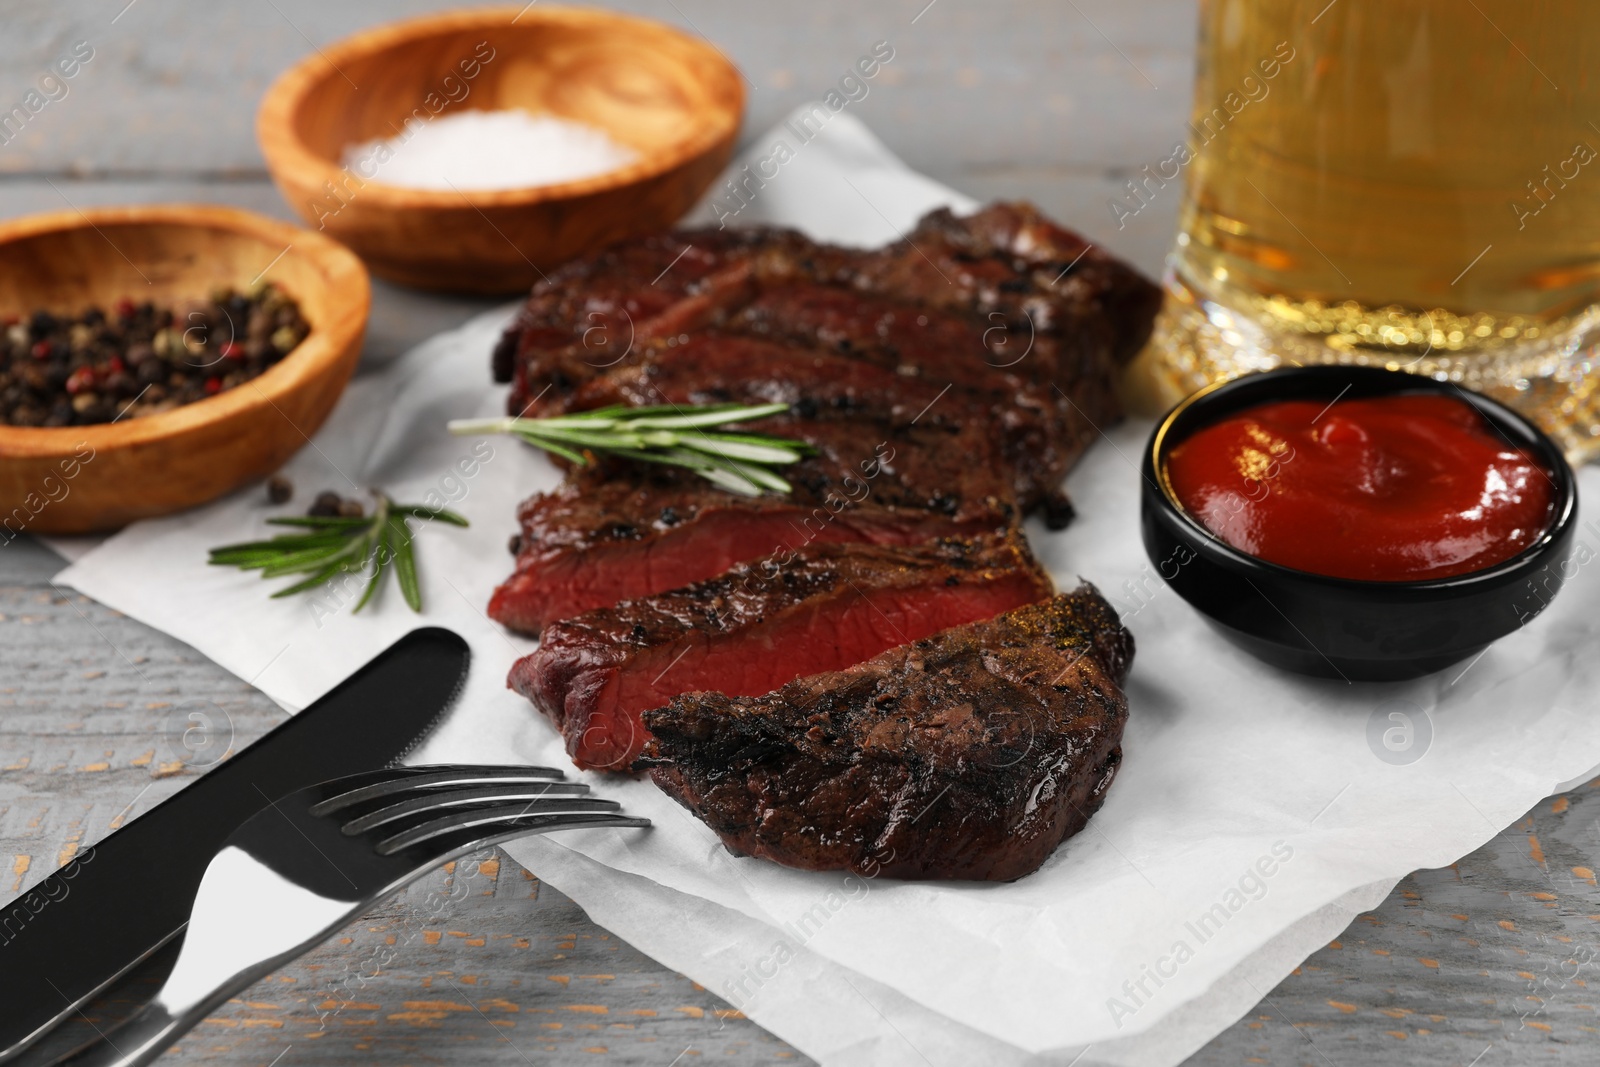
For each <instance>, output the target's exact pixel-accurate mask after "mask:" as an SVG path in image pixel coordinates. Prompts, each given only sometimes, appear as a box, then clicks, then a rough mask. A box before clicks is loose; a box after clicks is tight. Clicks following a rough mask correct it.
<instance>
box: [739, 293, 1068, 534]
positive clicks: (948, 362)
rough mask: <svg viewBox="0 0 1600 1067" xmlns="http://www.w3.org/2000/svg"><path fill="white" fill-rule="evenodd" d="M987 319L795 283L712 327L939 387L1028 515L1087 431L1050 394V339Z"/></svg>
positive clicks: (1053, 359) (1054, 347) (944, 404)
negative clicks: (1010, 480)
mask: <svg viewBox="0 0 1600 1067" xmlns="http://www.w3.org/2000/svg"><path fill="white" fill-rule="evenodd" d="M997 319H998V321H988V322H985V321H984V320H983V319H979V318H976V317H974V316H971V315H960V314H955V313H952V312H949V311H944V310H939V309H937V308H932V307H929V306H927V305H925V304H915V303H909V302H907V301H904V300H896V299H892V298H889V297H885V296H880V295H876V294H872V293H863V292H861V291H859V290H855V289H846V288H841V287H838V286H826V285H816V284H811V283H805V282H800V283H795V284H791V285H785V286H779V287H773V288H770V289H768V290H766V291H764V292H763V293H761V295H759V296H757V297H756V298H755V299H754V300H753V301H751V302H750V303H749V304H747V305H745V306H744V307H743V308H742V309H740V310H739V311H738V312H737V313H736V314H734V315H733V316H731V317H730V318H728V319H727V320H726V321H724V322H720V323H718V325H717V329H718V330H722V331H727V332H733V333H746V334H749V335H751V336H755V337H762V338H771V339H774V340H781V341H783V342H785V343H787V344H792V345H813V346H819V347H822V348H824V349H825V350H829V351H832V352H836V353H838V354H840V355H843V356H847V357H848V358H852V359H858V360H862V361H866V362H870V363H872V364H873V365H875V366H879V367H883V368H885V369H887V370H889V371H892V372H893V373H894V375H895V377H896V378H898V379H899V380H901V381H903V382H906V383H908V384H910V383H920V384H923V385H925V386H928V387H931V388H933V389H935V390H938V391H940V392H943V391H944V390H945V389H947V388H948V389H949V392H950V395H947V396H945V397H944V398H943V399H942V400H941V401H940V404H939V407H940V409H941V410H942V409H946V408H948V409H953V410H954V411H955V412H956V413H958V414H957V417H961V416H962V415H965V414H967V413H971V414H972V415H976V416H978V417H980V418H982V419H983V421H984V422H985V423H986V424H987V425H988V426H989V427H990V428H991V429H992V430H993V432H994V434H995V436H996V440H997V443H998V445H999V447H1000V450H1001V453H1002V455H1003V457H1004V458H1005V460H1006V461H1007V463H1008V464H1009V466H1010V468H1011V469H1012V470H1013V471H1014V472H1015V488H1016V493H1017V497H1018V500H1019V502H1020V504H1021V505H1022V507H1023V509H1024V510H1025V511H1026V510H1032V509H1033V507H1034V506H1035V505H1036V504H1037V503H1038V502H1040V501H1041V500H1044V499H1045V498H1046V497H1047V496H1048V495H1049V494H1050V493H1051V492H1053V491H1054V490H1055V489H1056V487H1057V486H1059V485H1060V484H1061V479H1062V478H1063V477H1065V476H1066V473H1067V471H1068V470H1069V469H1070V468H1071V466H1072V464H1073V463H1074V462H1076V461H1077V458H1078V456H1079V455H1080V454H1081V453H1082V451H1083V449H1084V448H1085V447H1087V445H1088V443H1089V436H1088V433H1089V432H1092V428H1091V427H1089V426H1088V425H1087V424H1086V423H1085V422H1084V420H1083V419H1082V418H1081V417H1079V414H1078V413H1077V412H1076V411H1074V410H1073V408H1072V406H1071V405H1070V403H1068V401H1067V399H1066V396H1065V394H1063V393H1059V392H1057V390H1056V389H1055V388H1054V387H1053V386H1054V385H1055V384H1056V382H1057V379H1058V377H1059V376H1058V374H1057V371H1056V367H1057V363H1058V361H1059V356H1058V350H1059V348H1060V347H1061V346H1060V343H1059V340H1058V339H1057V338H1056V337H1054V336H1053V335H1050V334H1044V335H1038V336H1035V335H1033V334H1032V333H1031V332H1027V333H1023V334H1022V335H1020V336H1019V335H1017V334H1015V333H1014V332H1013V331H1012V329H1011V328H1010V326H1009V325H1008V324H1007V320H1006V319H1005V317H1004V316H1002V315H997ZM1062 382H1063V384H1070V378H1064V379H1062Z"/></svg>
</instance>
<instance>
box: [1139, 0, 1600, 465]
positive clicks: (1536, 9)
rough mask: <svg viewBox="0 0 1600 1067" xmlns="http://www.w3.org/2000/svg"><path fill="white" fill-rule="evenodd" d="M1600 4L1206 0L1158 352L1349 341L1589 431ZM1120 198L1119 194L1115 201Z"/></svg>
mask: <svg viewBox="0 0 1600 1067" xmlns="http://www.w3.org/2000/svg"><path fill="white" fill-rule="evenodd" d="M1597 60H1600V4H1597V3H1593V2H1584V0H1331V2H1330V0H1201V2H1200V49H1199V59H1198V69H1197V76H1196V83H1195V101H1194V109H1193V113H1192V116H1191V121H1190V124H1189V130H1188V142H1187V144H1186V145H1175V146H1174V150H1173V153H1172V155H1171V157H1169V158H1168V159H1164V160H1161V161H1160V162H1158V163H1157V164H1156V165H1155V169H1152V168H1150V167H1147V168H1145V171H1144V172H1142V173H1141V174H1139V175H1136V176H1135V178H1134V180H1133V181H1132V182H1131V183H1130V184H1129V187H1128V189H1127V192H1126V196H1125V197H1124V200H1123V204H1122V207H1123V209H1125V210H1128V211H1130V212H1131V211H1137V210H1138V208H1139V207H1141V206H1142V204H1143V202H1146V201H1145V198H1146V197H1153V194H1154V188H1155V185H1154V184H1152V183H1155V182H1160V181H1162V180H1163V179H1166V178H1170V177H1176V172H1177V171H1178V170H1182V171H1184V172H1185V183H1186V184H1185V197H1184V203H1183V207H1182V215H1181V220H1180V224H1179V234H1178V237H1177V243H1176V245H1175V247H1174V248H1173V250H1172V253H1171V255H1170V257H1169V259H1168V269H1167V272H1166V279H1165V282H1166V287H1167V291H1168V299H1167V301H1166V307H1165V309H1164V310H1163V312H1162V317H1161V320H1160V322H1159V323H1158V326H1157V336H1156V343H1155V347H1154V349H1153V358H1154V360H1155V371H1156V374H1157V377H1158V378H1159V379H1161V380H1162V381H1163V383H1164V385H1165V386H1167V387H1168V388H1167V391H1169V392H1179V393H1182V392H1187V391H1189V390H1192V389H1194V388H1197V387H1199V386H1200V385H1203V384H1205V383H1207V382H1210V381H1214V380H1216V379H1218V378H1224V377H1230V376H1233V375H1236V374H1240V373H1243V372H1245V371H1250V370H1256V369H1263V368H1266V367H1271V366H1276V365H1278V364H1280V363H1292V364H1306V363H1330V362H1331V363H1354V364H1363V365H1378V366H1387V367H1391V368H1399V369H1405V370H1409V371H1413V372H1416V373H1419V374H1427V375H1431V376H1433V377H1436V378H1441V379H1450V380H1454V381H1458V382H1460V383H1462V384H1463V385H1466V386H1469V387H1472V388H1476V389H1480V390H1482V391H1484V392H1486V393H1489V394H1490V395H1493V396H1495V397H1497V398H1499V399H1501V400H1504V401H1506V402H1507V403H1509V404H1511V405H1512V406H1514V407H1517V408H1519V409H1521V410H1522V411H1524V412H1525V413H1527V414H1529V415H1530V416H1531V417H1533V418H1534V419H1535V421H1537V422H1539V423H1540V424H1541V425H1542V426H1543V427H1544V428H1545V429H1546V430H1548V431H1550V432H1552V433H1553V434H1555V435H1556V437H1557V438H1558V440H1560V441H1561V442H1562V445H1563V446H1564V447H1565V448H1566V449H1567V450H1568V452H1569V453H1570V454H1571V455H1573V456H1574V457H1575V458H1588V457H1589V456H1591V455H1593V454H1596V453H1600V395H1597V394H1600V390H1597V383H1596V380H1595V377H1596V371H1595V368H1594V366H1593V364H1594V360H1595V357H1594V346H1595V343H1596V340H1597V331H1600V162H1597V157H1600V151H1597V150H1600V125H1597V123H1600V62H1597ZM1112 210H1113V213H1114V214H1115V213H1116V212H1117V210H1118V208H1117V206H1116V205H1113V208H1112Z"/></svg>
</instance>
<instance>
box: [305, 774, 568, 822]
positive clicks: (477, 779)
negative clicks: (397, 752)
mask: <svg viewBox="0 0 1600 1067" xmlns="http://www.w3.org/2000/svg"><path fill="white" fill-rule="evenodd" d="M369 777H370V778H371V779H372V780H371V781H368V778H369ZM565 777H566V775H564V774H562V773H561V772H560V771H558V770H556V769H555V768H553V767H504V766H472V765H470V764H458V765H453V766H445V767H399V768H394V769H391V770H387V771H379V772H375V773H374V774H372V775H370V776H369V775H360V776H358V777H356V778H355V779H354V781H352V783H351V788H349V789H346V790H344V791H343V792H340V793H338V794H336V795H334V796H331V797H328V798H327V799H325V800H323V801H322V802H321V803H318V804H315V805H313V806H312V808H311V814H312V815H314V816H319V817H320V816H323V815H330V814H332V813H333V812H336V811H342V810H343V809H345V808H348V807H351V806H352V805H355V804H361V803H364V802H366V801H369V800H382V799H383V798H384V797H390V796H399V795H401V794H405V793H414V792H420V791H422V790H427V789H442V788H447V787H453V786H473V785H494V784H496V783H506V784H509V783H515V782H526V783H533V782H546V781H561V780H563V779H564V778H565Z"/></svg>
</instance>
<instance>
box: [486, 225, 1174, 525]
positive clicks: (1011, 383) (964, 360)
mask: <svg viewBox="0 0 1600 1067" xmlns="http://www.w3.org/2000/svg"><path fill="white" fill-rule="evenodd" d="M1159 302H1160V291H1159V289H1158V288H1157V287H1156V286H1155V285H1153V284H1152V283H1150V282H1149V281H1147V280H1146V279H1144V278H1143V277H1142V276H1140V275H1139V274H1138V273H1137V272H1136V271H1134V270H1132V269H1131V268H1129V267H1127V266H1126V265H1124V264H1123V263H1121V262H1120V261H1118V260H1116V259H1115V258H1113V257H1111V256H1109V255H1107V254H1106V253H1105V252H1104V251H1102V250H1100V249H1097V248H1095V247H1094V246H1092V245H1090V244H1089V243H1088V242H1086V241H1084V240H1083V239H1082V238H1081V237H1079V236H1078V235H1076V234H1074V233H1072V232H1070V231H1068V230H1065V229H1062V228H1061V227H1059V226H1056V225H1055V224H1054V223H1052V222H1050V221H1049V220H1048V219H1046V218H1045V217H1044V216H1043V215H1041V214H1040V213H1039V212H1038V210H1037V209H1035V208H1033V207H1031V206H1029V205H1026V204H996V205H992V206H990V207H988V208H986V209H984V210H983V211H980V212H978V213H977V214H976V215H973V216H970V217H967V218H956V217H955V216H953V215H952V214H951V213H950V212H948V211H937V212H933V213H931V214H929V215H928V216H926V217H925V218H924V219H923V220H922V222H920V223H919V224H918V226H917V228H916V230H915V231H913V233H912V234H911V235H909V237H908V238H907V239H906V240H904V241H900V242H897V243H896V244H893V245H890V246H888V247H887V248H883V249H879V250H875V251H867V252H863V251H859V250H853V249H844V248H839V247H835V246H829V245H822V244H818V243H816V242H813V241H810V240H808V239H807V238H805V237H803V236H801V235H800V234H797V233H795V232H793V231H790V230H777V229H756V230H726V231H723V230H694V231H681V232H678V233H673V234H663V235H657V236H655V237H650V238H646V239H643V240H636V241H631V242H627V243H624V244H622V245H618V246H615V247H613V248H610V249H607V250H605V251H603V252H600V253H598V254H596V255H593V256H590V257H586V258H584V259H581V260H577V261H574V262H572V263H569V264H567V265H566V266H564V267H562V268H561V269H560V270H558V271H556V272H555V273H554V274H552V275H551V277H550V278H549V279H547V280H545V281H541V282H540V283H539V284H538V285H537V286H536V287H535V288H534V292H533V294H532V296H531V297H530V298H529V300H528V303H527V305H526V306H525V307H524V308H523V309H522V311H521V312H520V313H519V314H518V316H517V318H516V320H515V321H514V322H513V323H512V325H511V327H510V328H509V329H508V330H507V332H506V335H505V337H504V338H503V339H502V341H501V344H500V345H499V346H498V347H497V349H496V353H495V373H496V377H497V379H499V380H502V381H504V380H510V381H512V383H513V388H512V391H511V395H510V397H509V399H508V408H509V410H510V411H511V413H513V414H521V413H527V414H540V413H543V412H545V411H547V410H560V409H563V408H564V407H566V406H568V405H570V404H571V402H572V400H571V398H572V394H573V393H574V391H576V390H577V389H578V388H579V387H580V386H582V385H583V384H584V383H585V382H588V381H590V380H591V379H593V378H596V377H598V376H600V375H602V374H604V373H605V372H606V371H607V370H608V369H610V368H612V367H616V366H619V365H621V364H622V363H624V362H625V361H627V360H629V359H631V358H633V357H635V356H636V355H638V354H639V353H642V352H644V351H646V350H647V349H649V348H651V346H668V347H671V346H673V345H677V344H682V343H684V342H687V341H689V340H690V339H691V338H693V337H694V336H695V335H696V334H697V333H699V332H703V331H705V330H716V331H725V332H742V333H754V334H757V335H761V336H766V337H768V338H770V339H777V340H785V341H788V342H789V343H791V344H793V345H798V346H801V347H828V346H832V348H833V350H834V351H835V352H836V353H837V354H844V355H849V356H852V357H853V358H860V359H864V360H867V361H869V362H877V363H878V364H879V365H883V366H888V365H891V364H892V365H893V367H894V369H895V370H896V371H897V372H899V373H901V374H904V375H907V376H918V377H921V378H923V379H924V380H925V381H926V382H927V383H929V384H934V385H936V386H938V387H939V388H943V387H944V386H945V385H946V384H952V385H953V386H954V387H956V388H961V389H976V390H980V391H987V390H992V389H995V388H998V389H999V390H1001V393H1000V396H999V397H998V398H997V399H998V402H993V401H995V400H996V398H994V397H990V400H991V401H992V402H991V404H990V411H991V421H994V422H995V423H996V426H995V427H994V428H995V430H996V433H997V436H998V438H999V439H1001V440H1003V441H1005V442H1007V443H1008V444H1007V447H1004V448H1002V453H1003V454H1002V458H1003V459H1005V460H1007V461H1008V462H1009V463H1010V465H1011V467H1012V468H1013V474H1014V479H1013V480H1014V483H1015V487H1016V491H1017V493H1016V495H1017V498H1018V500H1019V502H1020V503H1021V504H1022V505H1023V507H1024V508H1025V509H1030V510H1031V509H1032V508H1033V507H1035V506H1036V505H1038V504H1040V503H1045V504H1053V505H1055V507H1054V508H1053V509H1052V510H1053V512H1054V513H1053V514H1052V515H1050V517H1051V518H1052V519H1061V518H1062V516H1063V515H1064V514H1065V512H1064V511H1063V510H1061V501H1060V498H1059V497H1058V496H1055V495H1053V494H1054V493H1055V490H1056V488H1057V486H1058V484H1059V481H1060V477H1061V475H1062V473H1063V472H1064V471H1065V470H1066V468H1067V467H1068V466H1070V465H1071V463H1072V462H1073V460H1074V459H1075V458H1076V457H1077V455H1078V454H1079V453H1080V452H1081V451H1082V449H1083V447H1084V446H1085V444H1086V443H1087V442H1088V441H1089V440H1091V439H1092V437H1093V436H1094V435H1095V434H1096V433H1097V431H1098V429H1099V428H1102V427H1104V426H1106V425H1107V424H1108V423H1110V422H1113V421H1115V420H1116V418H1117V417H1118V416H1119V413H1120V408H1119V406H1118V403H1117V398H1116V393H1115V390H1114V388H1113V386H1114V382H1115V378H1116V374H1117V371H1118V368H1120V366H1121V365H1122V364H1124V363H1126V362H1127V360H1128V359H1130V358H1132V356H1133V354H1134V353H1135V352H1137V351H1138V349H1139V348H1140V347H1141V346H1142V345H1143V343H1144V341H1145V340H1146V338H1147V337H1148V336H1149V333H1150V328H1151V325H1152V322H1153V320H1154V315H1155V311H1156V309H1157V307H1158V306H1159ZM913 310H915V311H916V313H915V314H912V313H911V312H912V311H913ZM1024 353H1026V354H1024ZM992 365H998V366H992ZM991 371H994V372H996V373H993V374H991V373H990V372H991ZM707 384H715V383H712V382H710V381H709V380H708V383H707ZM1019 420H1021V421H1022V422H1025V423H1027V425H1022V426H1018V425H1013V423H1016V422H1018V421H1019Z"/></svg>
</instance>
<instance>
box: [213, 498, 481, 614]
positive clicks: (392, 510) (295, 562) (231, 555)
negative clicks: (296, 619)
mask: <svg viewBox="0 0 1600 1067" xmlns="http://www.w3.org/2000/svg"><path fill="white" fill-rule="evenodd" d="M373 495H374V496H375V497H376V498H377V503H376V504H375V506H374V507H373V509H372V514H371V515H368V516H364V517H362V518H334V517H324V516H319V515H293V516H288V517H284V518H277V519H268V520H267V522H268V523H270V524H271V525H273V526H297V527H301V528H303V529H306V530H307V531H308V532H306V533H299V534H279V535H278V536H276V537H273V538H271V539H270V540H266V541H246V542H244V543H243V544H237V545H223V546H222V547H220V548H213V549H212V550H211V558H210V560H209V562H210V563H211V564H212V565H213V566H218V567H238V568H239V569H240V570H247V571H260V572H261V577H263V578H282V577H285V576H287V575H291V574H303V575H305V576H306V577H304V578H301V579H300V580H299V581H297V582H295V583H293V584H292V585H288V586H285V587H284V588H282V589H279V590H278V591H277V592H275V593H273V594H272V596H273V599H275V600H276V599H278V598H279V597H286V596H293V595H295V594H296V593H303V592H305V591H306V590H308V589H314V588H316V587H317V586H319V585H323V584H325V583H327V582H331V581H333V580H334V579H335V578H337V577H339V576H340V575H342V574H362V575H364V576H365V577H366V580H367V582H366V588H364V589H363V590H362V591H361V599H360V600H358V601H356V606H355V609H354V610H355V611H360V610H361V609H362V608H364V607H366V606H367V602H368V601H370V600H371V599H372V598H373V596H374V595H375V594H376V593H377V591H378V587H379V586H380V585H382V584H383V576H384V574H385V573H387V572H388V571H389V569H390V564H391V563H392V564H393V565H394V566H393V570H394V573H395V578H396V580H398V581H399V583H400V594H401V595H402V596H403V597H405V601H406V603H407V604H409V605H411V610H412V611H421V610H422V587H421V586H420V585H419V584H418V582H417V558H416V552H415V550H414V549H413V548H412V544H411V541H412V536H413V535H412V532H411V527H410V526H409V525H407V522H406V520H407V519H424V520H433V519H438V520H439V521H440V522H448V523H450V524H451V525H452V526H465V525H467V520H466V519H464V518H462V517H461V516H460V515H457V514H456V513H455V512H453V511H446V510H445V509H444V508H430V507H425V506H423V505H421V504H396V503H395V502H394V501H393V500H390V499H389V497H388V496H387V495H385V494H383V493H374V494H373Z"/></svg>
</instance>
